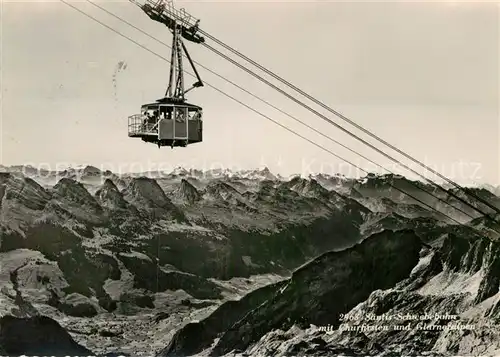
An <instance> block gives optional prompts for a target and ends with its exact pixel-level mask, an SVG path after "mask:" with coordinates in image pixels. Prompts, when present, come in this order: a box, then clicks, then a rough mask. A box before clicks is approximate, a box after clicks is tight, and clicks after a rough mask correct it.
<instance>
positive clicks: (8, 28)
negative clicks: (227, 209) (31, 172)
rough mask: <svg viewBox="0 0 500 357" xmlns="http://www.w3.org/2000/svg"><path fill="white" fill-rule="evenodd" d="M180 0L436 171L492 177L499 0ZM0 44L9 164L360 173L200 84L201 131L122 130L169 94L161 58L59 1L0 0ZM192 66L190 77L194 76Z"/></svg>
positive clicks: (249, 51)
mask: <svg viewBox="0 0 500 357" xmlns="http://www.w3.org/2000/svg"><path fill="white" fill-rule="evenodd" d="M69 1H72V3H73V4H74V5H75V6H77V7H78V8H80V9H82V10H84V11H86V12H87V13H89V14H91V15H92V16H95V17H96V18H98V19H99V20H101V21H104V22H105V23H106V24H108V25H109V26H112V27H113V28H115V29H117V30H119V31H121V32H123V33H124V34H126V35H128V36H131V37H132V38H133V39H134V40H136V41H138V42H140V43H141V44H143V45H145V46H147V47H148V48H150V49H151V50H153V51H155V52H158V53H160V54H162V55H163V56H165V57H169V49H168V48H166V47H164V46H162V45H161V44H158V43H157V42H155V41H153V40H151V39H149V38H148V37H146V36H145V35H143V34H141V33H138V32H137V31H135V30H133V29H131V28H129V27H128V26H126V25H125V24H123V23H120V22H119V21H118V20H116V19H114V18H112V17H110V16H109V15H107V14H106V13H104V12H102V11H101V10H99V9H97V8H95V7H93V6H92V5H90V4H89V3H87V2H85V1H84V0H82V1H78V2H75V1H74V0H69ZM179 3H180V5H179V7H182V6H184V7H185V8H186V10H188V11H189V12H190V13H192V14H193V15H194V16H195V17H199V18H201V23H200V27H201V28H202V29H203V30H205V31H207V32H208V33H210V34H211V35H213V36H215V37H217V38H219V39H220V40H222V41H224V42H225V43H227V44H229V45H232V46H233V47H235V48H237V49H238V50H239V51H240V52H242V53H244V54H245V55H247V56H249V57H250V58H252V59H254V60H256V61H257V62H259V63H261V64H263V65H264V66H266V67H267V68H269V69H271V70H273V71H275V72H276V73H278V74H279V75H280V76H282V77H284V78H285V79H287V80H288V81H290V82H292V83H293V84H295V85H297V86H298V87H300V88H302V89H303V90H305V91H306V92H308V93H310V94H312V95H313V96H315V97H317V98H318V99H320V100H321V101H323V102H324V103H326V104H328V105H329V106H331V107H333V108H334V109H336V110H338V111H340V112H341V113H342V114H344V115H346V116H347V117H349V118H350V119H352V120H353V121H355V122H356V123H358V124H360V125H362V126H364V127H365V128H367V129H370V130H372V131H373V132H374V133H375V134H377V135H379V136H381V137H382V138H384V139H386V140H387V141H389V142H390V143H391V144H393V145H395V146H397V147H399V148H400V149H402V150H403V151H405V152H407V153H409V154H411V155H412V156H414V157H415V158H417V159H419V160H421V161H423V162H424V163H426V164H428V165H431V166H432V167H434V168H436V169H437V170H438V171H440V172H441V173H443V174H444V175H446V176H448V177H450V178H452V179H454V180H456V181H458V182H460V183H467V182H470V181H471V180H474V181H481V182H488V183H492V184H499V183H500V163H499V155H500V151H499V150H500V147H499V135H500V129H499V108H498V103H499V90H498V87H499V86H498V84H499V80H500V77H499V39H500V33H499V31H500V29H499V25H498V24H499V10H498V9H499V7H498V5H497V4H494V3H478V2H474V3H473V2H469V3H468V2H451V1H447V2H440V3H431V2H419V3H416V2H412V3H410V2H399V3H398V2H370V3H369V2H351V3H347V2H330V1H316V2H312V1H310V2H306V1H303V2H297V1H294V2H292V1H279V2H278V1H274V2H270V1H252V2H243V1H189V2H188V1H177V4H179ZM98 4H99V5H101V6H103V7H105V8H106V9H108V10H109V11H111V12H113V13H115V14H116V15H118V16H120V17H123V18H124V19H126V20H127V21H129V22H132V23H133V24H135V25H136V26H138V27H140V28H141V29H143V30H145V31H147V32H148V33H150V34H152V35H154V36H156V37H158V38H159V39H161V40H163V41H164V42H166V43H170V41H171V34H170V33H169V32H168V30H167V29H166V28H165V27H164V26H162V25H160V24H158V23H155V22H153V21H151V20H150V19H149V18H148V17H147V16H146V15H145V14H144V13H143V12H142V11H141V10H140V9H139V8H137V7H135V6H134V5H132V4H130V3H129V2H127V1H101V2H98ZM209 43H210V42H209ZM1 44H2V51H1V54H2V66H1V74H2V83H1V87H2V95H3V100H2V113H1V114H2V117H1V119H2V135H1V140H2V142H1V147H2V156H1V160H0V163H2V164H4V165H14V164H28V163H29V164H32V165H34V166H37V165H49V166H51V167H56V166H57V165H67V164H74V165H78V164H92V165H95V166H97V167H100V166H103V167H106V168H109V169H113V170H115V171H118V170H119V169H120V168H121V170H134V171H136V170H141V171H142V170H144V171H145V170H149V169H156V168H158V167H160V168H163V169H167V170H168V169H169V168H171V167H175V166H178V165H184V166H187V167H188V168H189V167H199V168H206V169H208V168H210V167H212V168H213V167H219V166H221V165H222V166H224V167H229V168H255V167H258V166H261V165H266V166H268V167H269V168H270V169H271V170H272V171H273V172H279V173H282V174H286V175H288V174H292V173H305V174H307V173H308V172H307V170H310V171H315V172H318V171H325V172H327V173H333V171H338V170H340V171H341V172H342V173H344V174H349V175H354V174H355V173H356V172H355V171H353V170H352V169H351V170H349V169H348V167H347V165H345V164H343V165H341V166H339V164H340V163H341V162H340V161H339V160H338V159H336V158H334V157H332V156H331V155H330V154H328V153H326V152H324V151H322V150H321V149H319V148H317V147H315V146H314V145H312V144H310V143H308V142H306V141H304V140H303V139H300V138H297V137H296V136H294V135H293V134H291V133H289V132H287V131H285V130H284V129H282V128H280V127H278V126H276V125H275V124H273V123H271V122H269V121H268V120H267V119H265V118H262V117H260V116H258V115H257V114H255V113H253V112H252V111H250V110H248V109H247V108H244V107H242V106H241V105H239V104H237V103H235V102H233V101H231V100H230V99H228V98H226V97H224V96H222V95H221V94H220V93H217V92H216V91H214V90H212V89H210V88H208V87H205V88H201V89H195V90H194V91H193V92H192V94H191V93H190V94H189V95H188V99H189V101H190V102H193V103H195V104H198V105H201V106H202V107H203V108H204V120H205V122H204V130H205V131H204V142H203V143H199V144H194V145H192V146H190V147H188V148H179V149H174V150H171V149H170V148H162V149H158V148H157V147H156V146H155V145H153V144H146V143H143V142H142V141H141V140H140V139H131V138H128V136H127V116H128V115H132V114H135V113H138V111H139V108H140V106H141V104H143V103H146V102H152V101H154V100H156V99H158V98H159V97H161V96H162V95H163V93H164V91H165V89H166V84H167V81H168V68H169V65H168V63H166V62H164V61H162V60H160V59H158V58H157V57H155V56H154V55H152V54H150V53H148V52H146V51H144V50H143V49H141V48H139V47H137V46H136V45H134V44H133V43H131V42H129V41H127V40H125V39H123V38H122V37H120V36H118V35H116V34H115V33H113V32H111V31H110V30H108V29H106V28H103V27H102V26H101V25H99V24H97V23H95V22H93V21H91V20H90V19H88V18H86V17H85V16H83V15H82V14H80V13H78V12H76V11H75V10H73V9H71V8H70V7H68V6H67V5H65V4H63V3H61V2H59V1H57V0H54V1H51V2H46V1H30V2H28V1H3V2H2V36H1ZM210 44H211V45H212V43H210ZM186 45H187V46H188V48H189V50H190V53H191V55H192V57H193V59H194V60H196V61H199V62H200V63H202V64H203V65H205V66H207V67H208V68H210V69H212V70H215V71H216V72H218V73H220V74H221V75H224V76H227V77H228V78H229V79H230V80H232V81H234V82H236V83H238V84H240V85H242V86H243V87H245V88H247V89H248V90H251V91H254V92H255V93H256V94H257V95H259V96H261V97H263V98H265V99H266V100H269V101H271V102H272V103H273V104H274V105H276V106H278V107H280V108H282V109H283V110H284V111H286V112H288V113H290V114H292V115H294V116H296V117H297V118H299V119H300V120H302V121H305V122H307V123H308V124H309V125H312V126H314V127H315V128H317V129H318V130H320V131H321V132H323V133H325V134H327V135H331V136H333V137H334V138H335V139H337V140H340V141H342V142H343V143H344V144H346V145H348V146H349V147H351V148H353V149H356V150H359V151H360V152H361V153H362V154H363V155H365V156H368V157H369V158H371V159H373V160H374V161H376V162H378V163H380V164H382V165H384V166H386V167H388V168H390V169H391V170H394V166H393V165H392V164H391V163H390V161H389V160H388V159H386V158H383V157H381V156H380V155H379V154H377V153H375V152H373V150H371V149H369V148H367V147H366V146H364V145H363V144H361V143H359V142H356V141H355V140H354V139H352V138H349V137H348V136H346V135H345V134H343V133H341V132H340V131H339V130H338V129H336V128H334V127H333V126H331V125H329V124H327V123H326V122H324V121H323V120H321V119H320V118H317V117H315V116H314V115H313V114H312V113H310V112H308V111H306V110H305V109H303V108H300V107H299V106H298V105H296V104H294V103H293V102H291V101H290V100H288V99H286V98H285V97H284V96H282V95H281V94H279V93H277V92H275V91H273V90H272V89H271V88H269V87H267V86H266V85H264V84H262V83H259V82H258V81H257V80H255V79H254V78H252V77H250V76H249V75H248V74H246V73H244V72H242V71H241V70H239V69H237V68H236V67H234V66H233V65H231V64H230V63H228V62H225V61H224V60H223V59H221V58H219V57H217V56H216V55H215V54H213V53H211V52H209V51H208V50H207V49H205V48H203V47H201V46H197V45H195V44H192V43H189V42H187V43H186ZM213 45H214V46H215V44H213ZM120 61H124V62H126V63H127V68H126V69H125V70H124V71H120V72H118V73H116V69H117V66H118V63H119V62H120ZM198 70H199V72H200V74H201V76H202V79H203V80H205V81H206V82H208V83H210V84H212V85H215V86H217V87H218V88H220V89H222V90H223V91H226V92H227V93H229V94H231V95H234V96H235V97H237V98H238V99H239V100H242V101H244V102H245V103H248V104H249V105H251V106H252V107H254V108H255V109H256V110H259V111H262V112H263V113H265V114H266V115H269V116H270V117H272V118H273V119H275V120H277V121H279V122H280V123H283V124H284V125H287V126H288V127H290V128H291V129H293V130H296V131H298V132H299V133H300V134H302V135H305V136H307V137H308V138H310V139H311V140H313V141H314V142H317V143H318V144H321V145H324V146H326V147H327V148H328V149H329V150H332V151H334V152H336V153H337V154H339V155H340V156H343V157H345V158H346V159H348V160H349V161H351V162H354V163H356V164H357V165H359V166H362V167H364V168H366V169H368V170H370V171H373V169H374V168H373V165H371V164H370V163H367V162H366V161H364V160H363V159H361V158H359V157H358V156H356V155H354V154H352V153H350V152H349V151H347V150H345V149H343V148H341V147H339V146H338V145H336V144H334V143H332V142H330V141H328V140H327V139H325V138H323V137H321V136H320V135H318V134H316V133H314V132H312V131H311V130H309V129H307V128H304V127H303V126H301V125H300V124H298V123H296V122H295V121H294V120H293V119H290V118H288V117H286V116H284V115H283V114H281V113H279V112H277V111H275V110H274V109H272V108H270V107H268V106H266V105H265V104H263V103H261V102H259V101H257V100H255V99H253V98H251V97H249V96H248V95H247V94H245V93H242V92H241V91H239V90H238V89H236V88H234V87H233V86H232V85H231V84H228V83H227V82H224V81H222V80H221V79H219V78H217V77H216V76H214V75H212V74H210V73H209V72H207V71H206V70H204V69H202V68H199V67H198ZM115 74H116V91H115V88H114V83H115V82H114V81H113V78H114V76H115ZM186 79H187V81H188V83H191V81H192V78H191V77H189V76H188V77H186ZM308 104H311V103H310V102H308ZM311 105H312V104H311ZM314 108H315V109H317V106H314ZM320 111H321V112H322V113H325V114H327V115H328V116H329V117H331V119H332V120H334V121H336V122H338V123H339V124H341V125H343V126H345V127H346V128H348V129H349V130H353V131H355V132H356V133H357V134H360V132H359V131H357V130H356V129H354V128H352V127H351V126H350V125H348V124H347V123H345V122H343V121H341V120H340V119H338V118H336V117H335V116H333V115H331V114H328V113H327V112H325V111H324V110H320ZM361 136H363V137H366V135H364V134H361ZM370 141H371V142H373V140H372V139H370ZM381 148H383V147H382V146H381ZM384 150H387V151H388V152H390V150H389V149H388V148H384ZM390 153H391V154H392V155H394V156H395V157H396V158H398V159H399V158H401V156H399V155H397V154H396V153H393V152H390ZM404 161H405V162H406V163H409V164H411V162H409V161H408V160H404ZM390 165H392V166H390ZM412 166H413V167H414V168H415V169H417V170H418V171H419V172H422V170H421V169H420V168H418V166H415V164H412ZM382 172H383V171H382ZM399 172H401V173H405V174H406V173H407V172H405V171H402V170H400V171H399ZM361 174H362V173H361ZM473 176H474V177H473ZM429 177H430V178H434V177H433V176H429Z"/></svg>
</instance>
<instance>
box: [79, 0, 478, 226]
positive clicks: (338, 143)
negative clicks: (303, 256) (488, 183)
mask: <svg viewBox="0 0 500 357" xmlns="http://www.w3.org/2000/svg"><path fill="white" fill-rule="evenodd" d="M85 1H87V2H88V3H90V4H92V5H94V6H95V7H97V8H99V9H100V10H102V11H104V12H106V13H107V14H108V15H110V16H113V17H114V18H116V19H117V20H119V21H121V22H123V23H125V24H127V25H128V26H130V27H132V28H134V29H135V30H137V31H139V32H141V33H142V34H144V35H146V36H148V37H149V38H151V39H153V40H155V41H156V42H158V43H160V44H162V45H164V46H165V47H167V48H169V49H171V48H172V47H171V46H170V45H168V44H167V43H165V42H163V41H161V40H159V39H158V38H156V37H154V36H152V35H151V34H149V33H147V32H145V31H143V30H142V29H140V28H139V27H137V26H135V25H133V24H131V23H130V22H128V21H126V20H124V19H123V18H121V17H119V16H117V15H115V14H114V13H112V12H111V11H109V10H107V9H105V8H103V7H102V6H99V5H97V4H95V3H94V2H92V1H90V0H85ZM215 51H217V50H215ZM193 62H194V63H196V64H197V65H198V66H200V67H201V68H203V69H205V70H207V71H209V72H210V73H212V74H214V75H216V76H217V77H219V78H221V79H223V80H225V81H226V82H228V83H230V84H232V85H233V86H235V87H237V88H238V89H240V90H242V91H243V92H245V93H247V94H249V95H251V96H252V97H254V98H256V99H258V100H259V101H261V102H263V103H265V104H266V105H269V106H270V107H272V108H273V109H276V110H278V111H279V112H280V113H282V114H284V115H286V116H288V117H290V118H291V119H293V120H295V121H297V122H299V123H300V124H302V125H304V126H306V127H307V128H309V129H311V130H313V131H314V132H316V133H317V134H319V135H321V136H323V137H325V138H326V139H328V140H330V141H332V142H334V143H336V144H337V145H340V146H342V147H343V148H345V149H347V150H349V151H350V152H352V153H354V154H356V155H358V156H360V157H361V158H363V159H365V160H367V161H368V162H370V163H372V164H374V165H375V166H377V167H379V168H381V169H383V170H385V171H386V172H388V173H390V174H393V175H394V173H393V172H392V171H390V170H389V169H387V168H385V167H383V166H382V165H379V164H377V163H376V162H375V161H373V160H371V159H369V158H367V157H366V156H364V155H362V154H361V153H359V152H357V151H355V150H353V149H351V148H350V147H348V146H347V145H345V144H342V143H341V142H339V141H337V140H335V139H333V138H332V137H331V136H328V135H326V134H324V133H322V132H320V131H319V130H317V129H315V128H313V127H312V126H310V125H308V124H306V123H304V122H303V121H301V120H299V119H298V118H296V117H294V116H292V115H291V114H289V113H287V112H285V111H283V110H282V109H280V108H278V107H276V106H274V105H273V104H271V103H270V102H268V101H266V100H265V99H262V98H261V97H258V96H256V95H255V94H253V93H252V92H250V91H248V90H246V89H245V88H243V87H241V86H240V85H238V84H236V83H234V82H232V81H230V80H229V79H227V78H226V77H224V76H221V75H219V74H218V73H216V72H215V71H213V70H211V69H209V68H207V67H206V66H204V65H202V64H201V63H199V62H197V61H194V60H193ZM408 182H409V183H410V184H411V185H412V186H413V187H415V188H417V189H418V190H421V191H423V192H424V193H426V194H428V195H430V196H431V197H433V198H435V199H437V200H439V201H441V202H443V203H445V204H446V205H448V206H450V207H451V208H453V209H455V210H457V211H459V212H461V213H462V214H464V215H466V216H468V217H469V218H471V219H474V218H475V217H473V216H471V215H470V214H469V213H467V212H465V211H464V210H463V209H461V208H459V207H455V206H454V205H452V204H451V203H450V202H448V201H446V200H445V199H443V198H441V197H438V196H436V195H434V194H433V193H431V192H430V191H427V190H425V189H424V188H423V187H421V186H419V185H418V184H417V183H415V182H413V181H411V180H409V181H408Z"/></svg>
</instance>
